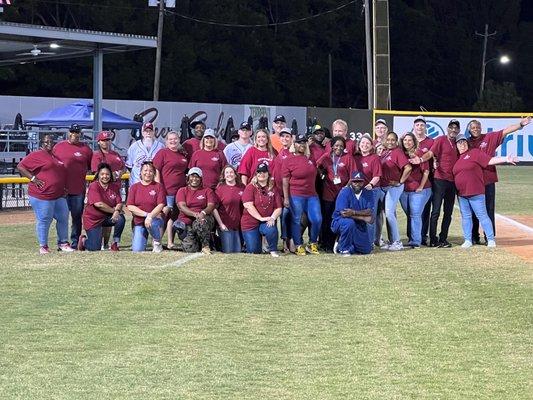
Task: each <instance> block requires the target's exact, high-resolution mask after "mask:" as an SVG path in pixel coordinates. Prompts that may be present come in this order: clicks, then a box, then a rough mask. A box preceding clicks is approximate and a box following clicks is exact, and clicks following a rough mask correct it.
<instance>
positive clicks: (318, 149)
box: [309, 142, 331, 161]
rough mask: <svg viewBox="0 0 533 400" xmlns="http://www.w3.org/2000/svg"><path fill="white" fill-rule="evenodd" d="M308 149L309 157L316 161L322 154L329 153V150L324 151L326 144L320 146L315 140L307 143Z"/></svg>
mask: <svg viewBox="0 0 533 400" xmlns="http://www.w3.org/2000/svg"><path fill="white" fill-rule="evenodd" d="M330 147H331V146H330ZM309 151H310V152H311V157H313V160H316V161H318V159H319V158H320V157H322V156H323V155H324V154H330V153H331V151H330V152H329V153H328V152H327V151H326V146H322V145H321V144H318V143H316V142H313V143H311V144H310V145H309Z"/></svg>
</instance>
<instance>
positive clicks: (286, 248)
mask: <svg viewBox="0 0 533 400" xmlns="http://www.w3.org/2000/svg"><path fill="white" fill-rule="evenodd" d="M279 140H280V143H281V149H280V152H279V153H278V155H277V156H276V157H275V158H274V160H273V161H272V164H271V165H270V170H271V171H272V177H273V178H274V182H275V184H276V190H278V191H279V192H280V195H281V196H283V175H282V174H281V167H282V166H283V162H284V161H285V160H286V159H287V158H288V157H292V153H291V152H290V148H291V146H292V132H291V129H290V128H283V129H282V130H281V131H280V132H279ZM282 200H283V198H282ZM291 224H292V222H291V211H290V209H289V208H288V207H283V209H282V211H281V218H280V226H281V239H282V240H283V252H284V253H291V252H294V250H295V248H294V241H293V240H292V235H291Z"/></svg>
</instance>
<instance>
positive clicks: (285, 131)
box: [279, 127, 292, 136]
mask: <svg viewBox="0 0 533 400" xmlns="http://www.w3.org/2000/svg"><path fill="white" fill-rule="evenodd" d="M284 133H286V134H287V135H292V129H291V128H289V127H285V128H283V129H282V130H281V131H279V135H280V136H281V135H283V134H284Z"/></svg>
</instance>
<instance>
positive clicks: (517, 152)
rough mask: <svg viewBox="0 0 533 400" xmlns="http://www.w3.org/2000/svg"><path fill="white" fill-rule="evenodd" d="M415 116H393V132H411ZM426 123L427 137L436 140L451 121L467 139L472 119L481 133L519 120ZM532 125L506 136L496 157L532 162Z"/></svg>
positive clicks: (432, 119)
mask: <svg viewBox="0 0 533 400" xmlns="http://www.w3.org/2000/svg"><path fill="white" fill-rule="evenodd" d="M414 118H415V116H407V117H406V116H395V117H394V123H393V126H394V132H396V133H398V134H399V135H400V136H402V135H403V134H404V133H405V132H410V131H412V130H413V120H414ZM425 118H426V123H427V131H428V136H430V137H432V138H436V137H437V136H440V135H445V134H446V128H447V126H448V123H449V122H450V120H451V119H457V120H458V121H459V123H460V124H461V133H463V134H465V135H466V136H467V137H468V136H469V135H470V133H469V132H468V123H469V122H470V121H471V120H472V119H476V120H478V121H479V122H481V131H482V132H483V133H487V132H494V131H499V130H501V129H504V128H506V127H507V126H509V125H514V124H517V123H518V122H519V121H520V118H518V117H514V118H481V117H475V116H473V117H472V118H470V117H465V118H454V117H432V116H425ZM532 125H533V124H531V125H528V126H526V127H525V128H524V129H523V130H520V131H516V132H514V133H512V134H510V135H507V137H506V138H505V140H504V142H503V143H502V145H501V146H500V147H498V149H497V150H496V154H495V155H496V156H503V157H505V156H507V155H513V156H517V157H518V159H519V161H533V126H532Z"/></svg>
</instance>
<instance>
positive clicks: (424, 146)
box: [418, 136, 435, 154]
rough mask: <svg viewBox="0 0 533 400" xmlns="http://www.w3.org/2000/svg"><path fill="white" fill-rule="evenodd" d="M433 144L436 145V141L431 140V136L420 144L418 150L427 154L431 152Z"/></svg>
mask: <svg viewBox="0 0 533 400" xmlns="http://www.w3.org/2000/svg"><path fill="white" fill-rule="evenodd" d="M433 143H435V140H433V139H431V138H430V137H429V136H426V138H425V139H424V140H422V141H420V142H418V150H421V151H422V154H424V153H427V152H428V151H429V150H431V147H432V146H433Z"/></svg>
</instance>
